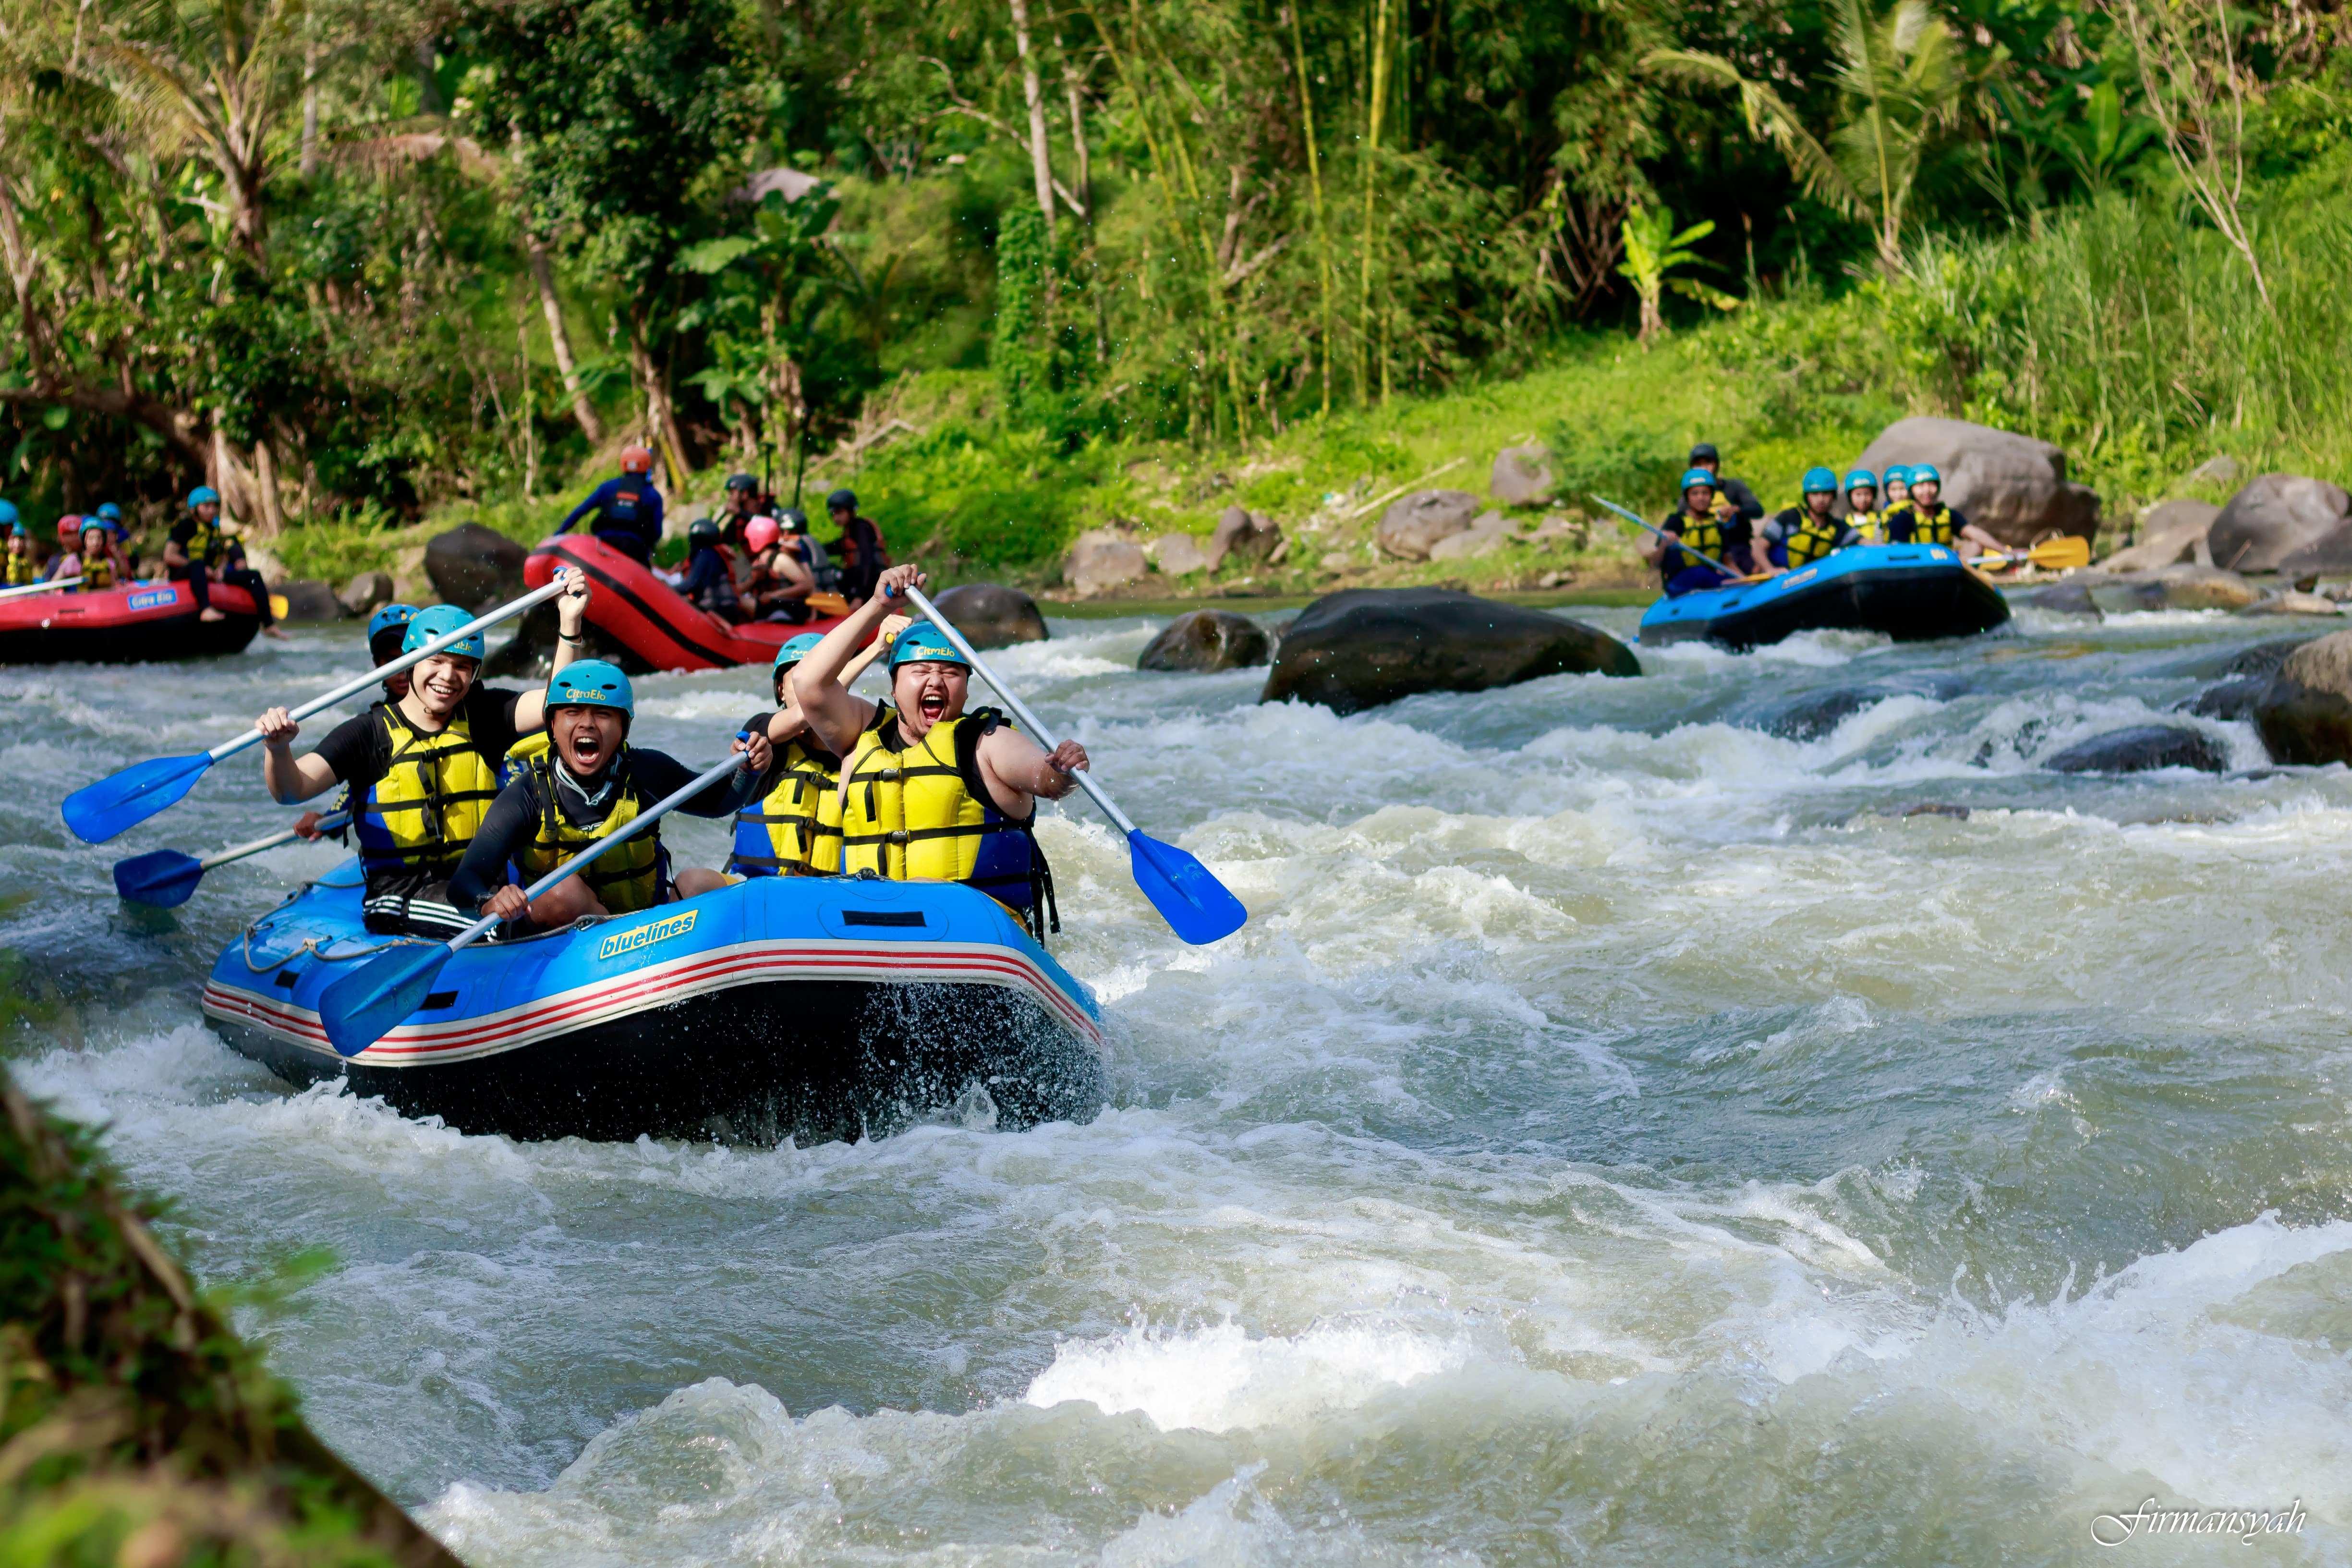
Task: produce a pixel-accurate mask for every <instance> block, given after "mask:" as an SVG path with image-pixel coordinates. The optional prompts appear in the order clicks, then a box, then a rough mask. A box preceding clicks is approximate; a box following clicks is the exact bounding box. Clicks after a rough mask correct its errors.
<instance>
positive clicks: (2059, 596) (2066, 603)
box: [2015, 574, 2101, 620]
mask: <svg viewBox="0 0 2352 1568" xmlns="http://www.w3.org/2000/svg"><path fill="white" fill-rule="evenodd" d="M2094 577H2095V574H2084V575H2083V576H2081V577H2080V578H2074V577H2069V578H2068V579H2066V580H2065V581H2064V582H2063V583H2053V584H2050V585H2049V586H2048V587H2046V588H2036V589H2034V590H2032V592H2031V593H2026V594H2020V595H2015V598H2016V601H2017V603H2019V604H2021V605H2025V606H2026V607H2028V608H2029V609H2035V610H2047V611H2049V612H2050V613H2051V614H2053V615H2059V616H2090V617H2091V618H2092V619H2093V620H2098V619H2100V618H2101V616H2100V615H2099V606H2098V605H2097V604H2095V602H2093V600H2092V598H2091V583H2092V580H2093V578H2094Z"/></svg>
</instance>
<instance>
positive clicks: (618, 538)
mask: <svg viewBox="0 0 2352 1568" xmlns="http://www.w3.org/2000/svg"><path fill="white" fill-rule="evenodd" d="M653 471H654V454H653V450H652V448H650V447H622V448H621V472H620V474H619V476H618V477H617V478H614V479H606V480H605V481H604V483H603V484H601V485H598V486H597V487H596V488H595V489H593V490H590V491H589V492H588V499H587V500H583V501H582V502H581V503H580V504H579V505H578V506H575V507H573V508H572V515H571V516H569V517H567V518H565V519H564V520H563V521H562V522H559V523H557V524H556V525H555V531H556V532H558V533H569V532H571V531H572V524H574V523H576V522H578V521H580V520H581V519H582V518H583V517H587V516H588V515H589V514H590V513H592V512H593V513H594V514H595V521H593V522H591V523H590V524H589V525H588V529H589V531H590V532H592V533H593V534H594V535H595V536H596V537H597V539H598V540H599V541H601V542H604V543H605V544H609V545H611V546H612V547H613V548H614V549H615V550H617V551H619V552H621V553H622V554H624V555H626V556H628V557H630V558H631V559H632V560H634V561H635V562H636V563H638V564H639V565H641V566H650V565H652V564H653V560H654V546H655V545H656V544H659V543H660V542H661V536H662V498H661V491H659V490H657V489H654V481H653Z"/></svg>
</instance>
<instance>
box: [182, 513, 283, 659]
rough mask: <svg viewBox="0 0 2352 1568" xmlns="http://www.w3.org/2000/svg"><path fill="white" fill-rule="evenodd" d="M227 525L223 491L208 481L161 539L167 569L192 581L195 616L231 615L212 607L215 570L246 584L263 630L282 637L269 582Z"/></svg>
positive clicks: (208, 618) (223, 578)
mask: <svg viewBox="0 0 2352 1568" xmlns="http://www.w3.org/2000/svg"><path fill="white" fill-rule="evenodd" d="M228 526H229V525H228V524H226V523H225V522H223V521H221V498H220V491H218V490H216V489H213V488H212V486H210V485H198V486H197V487H196V488H195V489H192V490H190V491H189V492H188V515H187V516H185V517H184V518H182V519H181V520H180V521H178V522H176V523H174V524H173V526H172V532H171V535H170V537H168V538H166V539H165V540H164V541H163V570H164V573H165V574H166V575H167V576H169V578H170V579H171V581H173V582H174V583H185V584H187V585H188V596H189V597H190V598H192V599H194V600H195V602H196V619H198V620H200V621H221V620H226V619H227V618H228V617H227V616H225V615H223V614H222V613H221V612H220V611H219V610H217V609H215V608H214V607H213V598H212V574H213V573H214V571H215V569H217V570H218V572H219V573H220V580H221V581H222V582H223V583H226V584H228V585H229V586H230V587H232V588H241V589H243V590H244V591H245V596H246V597H247V598H248V599H251V600H252V601H253V608H254V613H255V614H256V615H257V616H260V617H261V629H262V630H263V631H264V632H266V633H268V635H269V636H271V637H284V636H285V635H286V632H285V629H284V628H283V627H281V626H278V621H277V617H276V616H273V615H272V614H271V613H270V607H269V587H268V584H265V583H264V582H262V580H261V574H260V573H258V572H256V571H255V570H254V569H253V568H252V567H250V566H248V565H247V564H246V563H245V546H244V545H242V544H239V543H238V542H236V540H234V539H231V538H229V537H228V535H227V528H228Z"/></svg>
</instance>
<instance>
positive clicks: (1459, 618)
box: [1259, 588, 1642, 713]
mask: <svg viewBox="0 0 2352 1568" xmlns="http://www.w3.org/2000/svg"><path fill="white" fill-rule="evenodd" d="M1594 671H1597V672H1599V673H1600V674H1602V675H1639V674H1640V673H1641V672H1642V666H1641V662H1640V661H1639V660H1638V659H1636V658H1634V657H1633V649H1631V648H1629V647H1626V646H1625V645H1624V644H1623V643H1621V642H1619V641H1618V640H1617V639H1616V638H1615V637H1611V636H1610V635H1609V634H1608V633H1606V632H1603V631H1601V630H1599V629H1598V628H1596V627H1593V626H1586V625H1584V624H1583V623H1582V622H1580V621H1571V620H1568V619H1565V618H1563V617H1561V616H1550V615H1546V614H1545V613H1544V612H1542V611H1541V610H1528V609H1522V608H1520V607H1519V606H1518V605H1505V604H1497V603H1496V602H1495V601H1494V600H1491V599H1481V598H1478V597H1476V596H1475V595H1470V594H1464V593H1460V592H1457V591H1455V590H1454V589H1451V588H1354V589H1349V590H1348V591H1347V592H1345V593H1339V594H1332V595H1328V596H1326V597H1324V598H1321V599H1318V600H1316V601H1315V603H1313V604H1312V605H1307V608H1306V609H1305V610H1303V611H1301V612H1300V614H1299V616H1298V618H1297V620H1295V621H1293V622H1291V623H1290V626H1289V629H1288V630H1286V631H1285V632H1284V633H1283V635H1282V648H1281V651H1280V652H1279V653H1277V654H1276V656H1275V660H1274V668H1273V669H1271V670H1270V671H1268V672H1267V674H1266V678H1265V691H1264V692H1263V693H1262V694H1261V695H1260V697H1259V700H1260V701H1262V702H1281V701H1285V700H1288V699H1291V698H1297V699H1298V700H1301V701H1304V702H1319V703H1321V704H1323V705H1324V706H1325V707H1327V708H1329V709H1330V710H1332V711H1334V712H1337V713H1354V712H1358V711H1360V710H1363V709H1366V708H1377V707H1379V706H1380V705H1381V704H1382V703H1384V702H1394V701H1396V700H1399V699H1400V698H1404V697H1411V696H1412V695H1413V694H1414V693H1415V692H1420V691H1484V690H1486V689H1487V688H1489V687H1495V686H1514V685H1517V683H1518V682H1520V681H1522V680H1536V679H1541V678H1542V677H1544V676H1547V675H1569V674H1577V673H1587V672H1594Z"/></svg>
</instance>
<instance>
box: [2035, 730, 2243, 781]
mask: <svg viewBox="0 0 2352 1568" xmlns="http://www.w3.org/2000/svg"><path fill="white" fill-rule="evenodd" d="M2229 765H2230V756H2229V753H2228V752H2226V751H2225V750H2224V749H2223V748H2222V747H2221V743H2220V742H2217V741H2215V740H2214V739H2213V738H2212V737H2211V736H2210V735H2208V734H2206V733H2205V731H2202V730H2191V729H2189V728H2188V727H2186V726H2185V725H2179V724H2135V725H2133V726H2132V727H2131V728H2130V729H2128V730H2111V731H2108V732H2107V733H2105V734H2104V735H2094V736H2092V737H2091V738H2090V739H2089V740H2087V741H2078V742H2075V743H2074V744H2073V745H2071V746H2069V747H2067V748H2066V749H2065V750H2064V751H2063V752H2057V753H2056V754H2054V755H2053V756H2050V757H2046V758H2044V759H2043V760H2042V766H2043V767H2045V768H2048V769H2049V770H2050V771H2051V772H2052V773H2152V772H2154V771H2155V770H2156V769H2158V768H2195V769H2196V770H2197V771H2198V772H2200V773H2220V772H2221V771H2222V770H2223V769H2225V768H2227V767H2228V766H2229Z"/></svg>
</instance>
